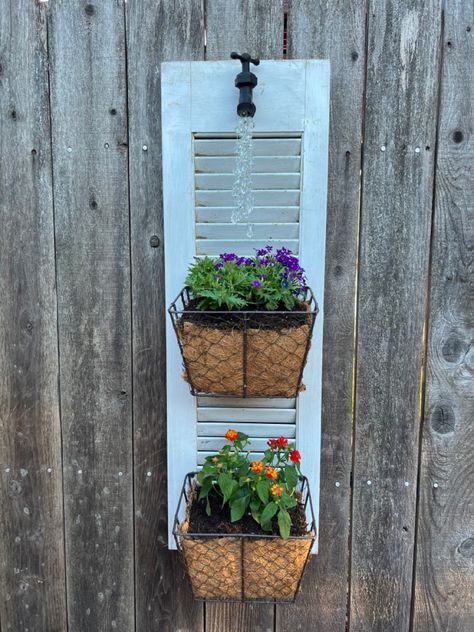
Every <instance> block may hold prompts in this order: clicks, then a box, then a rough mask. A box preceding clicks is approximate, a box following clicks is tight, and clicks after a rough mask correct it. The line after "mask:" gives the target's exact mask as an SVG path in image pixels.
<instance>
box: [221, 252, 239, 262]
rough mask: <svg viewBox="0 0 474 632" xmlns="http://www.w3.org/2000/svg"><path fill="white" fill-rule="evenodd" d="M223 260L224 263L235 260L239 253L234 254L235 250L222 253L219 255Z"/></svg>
mask: <svg viewBox="0 0 474 632" xmlns="http://www.w3.org/2000/svg"><path fill="white" fill-rule="evenodd" d="M219 257H220V259H221V261H223V262H224V263H227V262H228V261H234V260H235V259H237V255H236V254H234V253H233V252H224V253H222V254H221V255H219Z"/></svg>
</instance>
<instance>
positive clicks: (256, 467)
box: [250, 461, 264, 474]
mask: <svg viewBox="0 0 474 632" xmlns="http://www.w3.org/2000/svg"><path fill="white" fill-rule="evenodd" d="M250 467H251V469H252V470H253V471H254V472H255V474H260V472H263V468H264V465H263V463H262V461H254V462H253V463H252V465H251V466H250Z"/></svg>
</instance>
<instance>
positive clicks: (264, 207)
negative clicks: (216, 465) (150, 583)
mask: <svg viewBox="0 0 474 632" xmlns="http://www.w3.org/2000/svg"><path fill="white" fill-rule="evenodd" d="M238 71H239V65H238V64H236V63H235V62H233V61H229V62H171V63H165V64H163V65H162V124H163V189H164V222H165V256H166V260H165V266H166V279H165V280H166V304H167V307H168V306H169V305H170V303H171V302H172V300H173V299H174V298H175V297H176V295H177V294H178V293H179V291H180V290H181V288H182V286H183V284H184V279H185V276H186V270H187V268H188V266H189V264H190V262H191V261H192V258H193V256H202V255H210V256H215V255H218V254H220V253H221V252H226V251H227V252H237V253H238V254H241V255H252V254H254V249H255V248H261V247H263V246H265V245H266V244H268V243H270V244H272V245H274V246H275V247H279V246H285V247H287V248H290V249H291V250H293V252H295V253H298V254H299V256H300V258H301V261H302V265H303V267H304V268H305V270H306V273H307V277H308V280H309V282H310V285H311V287H312V289H313V292H314V294H315V296H316V299H317V301H318V304H319V308H320V313H319V315H318V317H317V319H316V324H315V328H314V334H313V342H312V346H311V350H310V353H309V356H308V363H307V366H306V369H305V372H304V377H303V381H304V383H305V385H306V391H305V392H303V393H302V394H301V395H300V397H299V398H298V400H295V399H284V398H274V399H260V398H256V399H239V398H216V397H199V398H193V397H192V396H191V394H190V392H189V387H188V385H187V384H186V383H185V382H184V381H183V380H182V377H181V374H182V360H181V356H180V352H179V348H178V345H177V342H176V339H175V334H174V331H173V329H172V326H171V321H168V323H167V401H168V411H167V412H168V505H169V506H168V518H169V527H170V539H169V546H170V548H175V544H174V541H173V538H172V537H171V528H172V524H173V516H174V512H175V509H176V505H177V502H178V496H179V491H180V488H181V485H182V482H183V479H184V475H185V474H186V473H187V472H188V471H192V470H195V469H196V468H198V467H199V466H200V465H202V463H203V461H204V458H205V457H206V456H207V455H208V454H210V453H212V452H213V451H216V450H217V449H219V448H220V447H221V446H222V445H223V443H224V439H223V435H224V434H225V432H226V430H227V429H228V428H235V429H236V430H241V431H243V432H246V434H248V435H249V436H250V437H251V438H252V439H253V440H252V448H253V449H254V452H253V455H254V456H255V457H258V456H259V455H261V454H262V452H263V450H264V449H265V447H266V441H267V439H268V438H270V437H277V436H280V435H284V436H286V437H288V438H289V439H294V440H296V442H297V446H298V449H299V450H300V452H301V454H302V469H303V472H304V474H306V476H308V478H309V481H310V486H311V491H312V496H313V503H314V508H315V513H316V518H317V514H318V506H319V462H320V421H321V365H322V325H323V290H324V262H325V256H324V255H325V233H326V187H327V141H328V138H327V137H328V124H329V122H328V119H329V63H328V62H327V61H316V60H307V61H262V62H261V64H260V66H259V67H258V68H257V69H256V70H255V72H256V74H257V76H258V86H257V87H256V89H255V90H254V102H255V104H256V106H257V112H256V115H255V118H254V122H255V130H254V169H253V173H254V175H253V189H254V200H255V208H254V210H253V211H252V214H251V217H250V222H251V224H252V236H251V237H250V238H249V237H248V236H247V226H246V225H243V224H232V222H231V214H232V207H233V203H234V201H233V198H232V184H233V175H232V174H233V168H234V161H235V127H236V125H237V122H238V120H237V115H236V113H235V109H236V104H237V99H238V91H237V89H236V88H235V87H234V78H235V75H236V74H237V72H238Z"/></svg>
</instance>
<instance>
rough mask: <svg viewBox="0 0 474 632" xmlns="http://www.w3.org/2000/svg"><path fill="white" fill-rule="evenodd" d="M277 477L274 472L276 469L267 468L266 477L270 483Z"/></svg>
mask: <svg viewBox="0 0 474 632" xmlns="http://www.w3.org/2000/svg"><path fill="white" fill-rule="evenodd" d="M277 476H278V472H277V471H276V469H275V468H274V467H267V477H268V478H271V479H272V481H274V480H275V479H276V477H277Z"/></svg>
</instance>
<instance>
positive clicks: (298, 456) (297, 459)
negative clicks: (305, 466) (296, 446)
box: [290, 450, 301, 463]
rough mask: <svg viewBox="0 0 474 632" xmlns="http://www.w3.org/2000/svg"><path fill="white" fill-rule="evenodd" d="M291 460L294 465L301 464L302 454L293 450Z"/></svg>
mask: <svg viewBox="0 0 474 632" xmlns="http://www.w3.org/2000/svg"><path fill="white" fill-rule="evenodd" d="M290 460H291V461H293V463H300V461H301V454H300V453H299V452H298V450H292V451H291V452H290Z"/></svg>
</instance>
